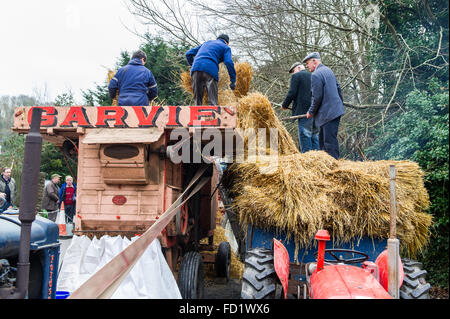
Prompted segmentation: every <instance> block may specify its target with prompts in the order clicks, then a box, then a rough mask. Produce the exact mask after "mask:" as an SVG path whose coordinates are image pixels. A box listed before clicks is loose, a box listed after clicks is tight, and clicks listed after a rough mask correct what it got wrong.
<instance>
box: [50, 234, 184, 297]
mask: <svg viewBox="0 0 450 319" xmlns="http://www.w3.org/2000/svg"><path fill="white" fill-rule="evenodd" d="M136 239H138V237H133V238H132V239H131V241H130V240H129V239H127V238H126V237H124V238H122V237H121V236H115V237H110V236H103V237H101V238H100V239H97V238H96V237H94V239H93V240H92V241H91V240H90V239H89V238H88V237H86V236H84V235H83V236H76V235H74V236H73V238H72V241H71V243H70V245H69V247H68V248H67V251H66V253H65V255H64V260H63V263H62V266H61V269H60V272H59V277H58V283H57V290H59V291H68V292H70V293H72V292H74V291H75V290H76V289H78V288H79V287H80V286H81V285H82V284H83V283H84V282H85V281H86V280H88V279H89V278H90V277H91V276H92V275H93V274H95V273H96V272H97V271H98V270H100V269H101V268H102V267H103V266H104V265H106V264H107V263H108V262H109V261H110V260H111V259H113V258H114V257H115V256H117V255H118V254H119V253H120V252H122V251H123V250H124V249H125V248H126V247H128V246H129V245H130V244H131V243H132V242H134V241H135V240H136ZM111 298H112V299H180V298H181V294H180V291H179V289H178V285H177V282H176V281H175V278H174V277H173V274H172V272H171V271H170V268H169V266H168V265H167V262H166V259H165V258H164V255H163V253H162V251H161V244H160V243H159V241H158V239H154V240H153V242H152V243H151V244H150V246H149V247H147V249H146V250H145V252H144V253H143V254H142V256H141V257H140V258H139V260H138V261H137V262H136V264H135V265H134V267H133V268H132V269H131V271H130V273H128V275H127V276H126V277H125V279H124V280H123V281H122V283H121V284H120V286H119V287H118V288H117V290H116V291H115V292H114V294H113V295H112V297H111Z"/></svg>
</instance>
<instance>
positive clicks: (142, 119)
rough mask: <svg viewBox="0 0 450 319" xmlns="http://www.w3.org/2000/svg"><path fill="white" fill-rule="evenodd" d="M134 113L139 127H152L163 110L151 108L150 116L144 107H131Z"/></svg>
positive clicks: (158, 107) (156, 107)
mask: <svg viewBox="0 0 450 319" xmlns="http://www.w3.org/2000/svg"><path fill="white" fill-rule="evenodd" d="M133 110H134V113H136V116H137V118H138V121H139V127H154V126H156V120H157V119H158V117H159V114H161V112H162V111H163V110H164V108H163V107H162V106H152V109H151V111H150V114H147V109H146V108H145V106H133Z"/></svg>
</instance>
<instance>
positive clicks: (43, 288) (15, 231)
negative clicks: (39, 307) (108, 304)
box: [0, 198, 60, 299]
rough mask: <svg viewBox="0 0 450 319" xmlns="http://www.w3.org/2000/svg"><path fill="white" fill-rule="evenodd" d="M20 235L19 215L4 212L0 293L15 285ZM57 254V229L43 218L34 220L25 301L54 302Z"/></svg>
mask: <svg viewBox="0 0 450 319" xmlns="http://www.w3.org/2000/svg"><path fill="white" fill-rule="evenodd" d="M1 200H2V199H1V198H0V202H1ZM0 204H1V203H0ZM20 233H21V221H20V220H19V211H18V210H6V211H4V212H2V213H0V291H1V290H2V289H8V288H12V287H13V286H15V283H16V282H17V280H16V279H17V263H18V261H19V251H20ZM59 250H60V243H59V228H58V225H57V224H56V223H54V222H52V221H50V220H49V219H47V218H44V217H41V216H36V219H35V220H34V222H33V223H32V226H31V235H30V246H29V251H30V252H29V258H30V259H29V263H30V268H29V281H28V293H27V294H26V295H25V297H28V298H29V299H54V298H55V290H56V280H57V273H58V264H59ZM1 296H2V295H1V293H0V297H1ZM4 297H5V296H4Z"/></svg>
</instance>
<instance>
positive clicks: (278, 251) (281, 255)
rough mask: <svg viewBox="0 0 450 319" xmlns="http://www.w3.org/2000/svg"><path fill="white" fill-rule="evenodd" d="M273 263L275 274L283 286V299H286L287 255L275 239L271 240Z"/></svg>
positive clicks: (282, 246) (287, 278)
mask: <svg viewBox="0 0 450 319" xmlns="http://www.w3.org/2000/svg"><path fill="white" fill-rule="evenodd" d="M273 263H274V267H275V273H276V274H277V277H278V279H280V282H281V285H282V286H283V292H284V299H287V289H288V281H289V253H288V251H287V249H286V247H284V245H283V244H282V243H281V242H280V241H278V240H276V239H275V238H274V239H273Z"/></svg>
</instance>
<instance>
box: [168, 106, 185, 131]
mask: <svg viewBox="0 0 450 319" xmlns="http://www.w3.org/2000/svg"><path fill="white" fill-rule="evenodd" d="M168 108H169V121H168V122H167V124H166V126H169V127H178V126H182V125H181V123H180V119H179V117H180V111H181V107H179V106H168Z"/></svg>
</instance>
